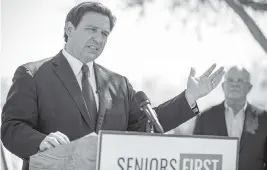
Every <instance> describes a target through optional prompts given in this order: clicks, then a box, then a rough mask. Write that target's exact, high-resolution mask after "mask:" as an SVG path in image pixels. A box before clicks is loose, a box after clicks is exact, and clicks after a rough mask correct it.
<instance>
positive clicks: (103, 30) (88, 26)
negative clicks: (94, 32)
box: [85, 24, 110, 33]
mask: <svg viewBox="0 0 267 170" xmlns="http://www.w3.org/2000/svg"><path fill="white" fill-rule="evenodd" d="M85 27H92V28H99V27H97V26H94V25H90V24H89V25H85ZM103 31H105V32H108V33H110V31H109V30H107V29H104V30H103Z"/></svg>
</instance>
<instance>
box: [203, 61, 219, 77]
mask: <svg viewBox="0 0 267 170" xmlns="http://www.w3.org/2000/svg"><path fill="white" fill-rule="evenodd" d="M215 67H216V64H215V63H214V64H212V66H211V67H210V68H209V69H208V70H207V71H205V73H204V74H203V75H202V76H201V77H204V76H205V77H209V75H210V74H211V73H212V72H213V70H214V69H215Z"/></svg>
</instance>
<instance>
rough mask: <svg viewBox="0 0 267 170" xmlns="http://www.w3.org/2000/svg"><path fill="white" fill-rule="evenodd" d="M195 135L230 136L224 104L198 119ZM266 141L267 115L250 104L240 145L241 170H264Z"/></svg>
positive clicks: (246, 112)
mask: <svg viewBox="0 0 267 170" xmlns="http://www.w3.org/2000/svg"><path fill="white" fill-rule="evenodd" d="M194 134H197V135H215V136H228V132H227V126H226V121H225V107H224V102H223V103H221V104H219V105H216V106H213V107H211V108H210V109H208V110H206V111H204V112H203V113H202V114H201V115H200V116H199V117H198V119H197V122H196V126H195V130H194ZM266 139H267V113H266V111H264V110H260V109H258V108H256V107H255V106H252V105H251V104H249V103H248V105H247V109H246V111H245V122H244V127H243V133H242V136H241V140H240V145H239V146H240V147H239V170H263V164H264V163H265V164H266V162H267V160H266V159H267V158H266V156H267V155H266V154H267V145H266V144H267V141H266ZM264 155H265V158H264Z"/></svg>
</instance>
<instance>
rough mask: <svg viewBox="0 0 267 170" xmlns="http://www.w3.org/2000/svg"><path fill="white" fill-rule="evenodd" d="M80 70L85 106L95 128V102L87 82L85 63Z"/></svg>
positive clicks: (87, 72)
mask: <svg viewBox="0 0 267 170" xmlns="http://www.w3.org/2000/svg"><path fill="white" fill-rule="evenodd" d="M82 72H83V75H82V93H83V97H84V101H85V103H86V106H87V111H88V114H89V117H91V118H92V121H93V122H92V124H93V127H94V128H95V124H96V118H97V109H96V102H95V97H94V93H93V89H92V86H91V85H90V82H89V75H90V70H89V67H88V66H87V65H86V64H84V65H83V66H82ZM94 130H95V129H94Z"/></svg>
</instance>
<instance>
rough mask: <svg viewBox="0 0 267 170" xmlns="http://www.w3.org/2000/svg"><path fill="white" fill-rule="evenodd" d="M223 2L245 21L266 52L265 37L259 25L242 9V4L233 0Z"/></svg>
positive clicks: (266, 41)
mask: <svg viewBox="0 0 267 170" xmlns="http://www.w3.org/2000/svg"><path fill="white" fill-rule="evenodd" d="M225 2H226V3H227V4H228V5H229V6H230V7H231V8H232V9H233V10H234V11H235V13H236V14H237V15H239V17H240V18H241V19H242V21H243V22H244V23H245V25H246V26H247V28H248V29H249V31H250V33H251V34H252V36H253V37H254V38H255V40H256V41H257V42H258V43H259V44H260V46H261V47H262V48H263V50H264V51H265V53H266V54H267V39H266V37H265V36H264V34H263V33H262V31H261V29H260V28H259V26H258V25H257V24H256V23H255V21H254V20H253V19H252V18H251V17H250V16H249V15H248V13H247V12H246V11H245V10H244V8H243V6H242V5H241V4H239V3H237V2H236V1H235V0H225Z"/></svg>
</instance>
